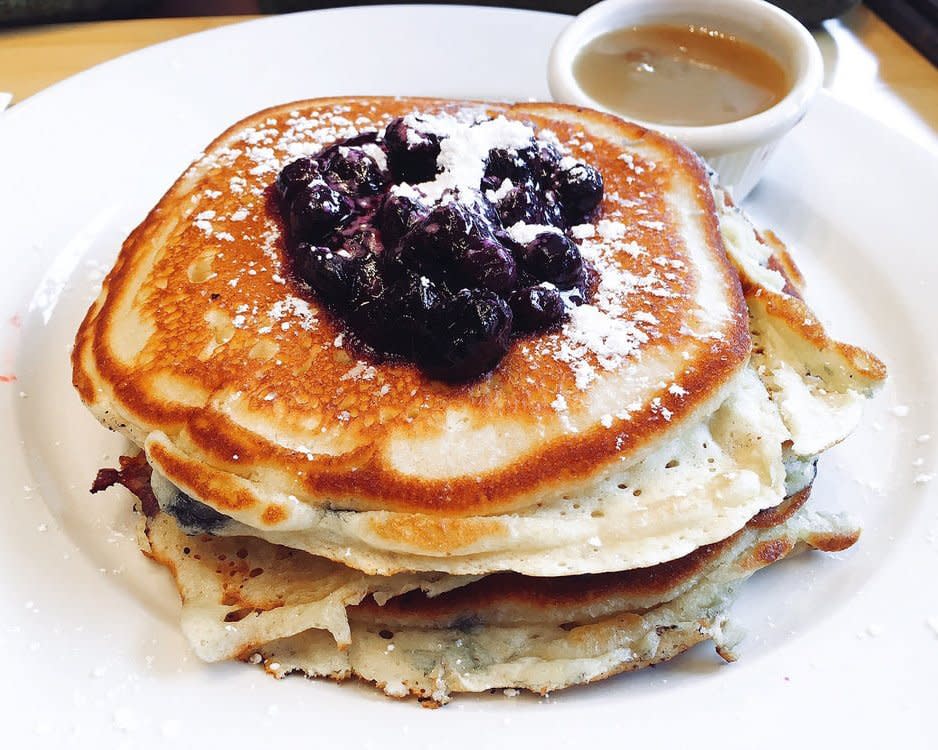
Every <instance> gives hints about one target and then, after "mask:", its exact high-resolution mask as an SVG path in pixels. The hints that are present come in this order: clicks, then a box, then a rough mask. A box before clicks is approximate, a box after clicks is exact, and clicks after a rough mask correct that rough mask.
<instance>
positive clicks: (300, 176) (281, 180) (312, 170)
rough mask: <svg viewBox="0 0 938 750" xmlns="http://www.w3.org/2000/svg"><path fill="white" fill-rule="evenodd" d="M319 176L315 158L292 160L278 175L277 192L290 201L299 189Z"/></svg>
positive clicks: (281, 197) (283, 198) (282, 198)
mask: <svg viewBox="0 0 938 750" xmlns="http://www.w3.org/2000/svg"><path fill="white" fill-rule="evenodd" d="M317 177H319V165H318V164H317V163H316V161H315V160H314V159H310V158H309V157H303V158H302V159H297V160H296V161H292V162H290V163H289V164H287V166H285V167H284V168H283V169H282V170H280V174H278V175H277V194H278V195H279V196H280V199H281V200H285V201H290V200H292V199H293V196H295V195H296V194H297V192H298V191H299V190H301V189H302V188H305V187H307V186H308V185H309V184H310V183H311V182H312V181H313V180H315V179H316V178H317Z"/></svg>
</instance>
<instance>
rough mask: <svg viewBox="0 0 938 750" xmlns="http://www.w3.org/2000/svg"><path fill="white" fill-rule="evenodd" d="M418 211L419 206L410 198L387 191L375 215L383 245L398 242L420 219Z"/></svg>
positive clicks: (387, 245)
mask: <svg viewBox="0 0 938 750" xmlns="http://www.w3.org/2000/svg"><path fill="white" fill-rule="evenodd" d="M420 211H421V209H420V206H418V205H417V203H416V202H415V201H413V200H411V199H410V198H407V197H405V196H403V195H394V194H392V193H388V194H387V195H386V196H385V198H384V200H383V201H382V203H381V207H380V208H379V209H378V214H377V216H376V217H375V219H376V223H377V225H378V228H379V229H380V230H381V241H382V242H383V243H384V245H385V246H386V247H390V246H391V245H394V244H396V243H398V242H399V241H400V239H401V237H403V236H404V235H405V234H406V233H407V232H408V231H409V230H410V228H411V227H412V226H413V225H414V224H415V223H416V222H417V220H418V219H420Z"/></svg>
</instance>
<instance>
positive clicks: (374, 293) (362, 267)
mask: <svg viewBox="0 0 938 750" xmlns="http://www.w3.org/2000/svg"><path fill="white" fill-rule="evenodd" d="M349 281H350V284H349V286H350V289H351V291H352V298H353V300H354V301H355V302H374V301H376V300H379V299H381V297H383V296H384V293H385V286H386V285H385V281H384V274H383V273H382V272H381V264H380V263H379V261H378V256H377V255H376V254H374V253H364V254H363V255H360V256H358V257H357V258H354V259H353V261H352V263H351V264H350V275H349Z"/></svg>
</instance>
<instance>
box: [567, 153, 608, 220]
mask: <svg viewBox="0 0 938 750" xmlns="http://www.w3.org/2000/svg"><path fill="white" fill-rule="evenodd" d="M556 184H557V192H558V194H559V196H560V202H561V203H562V204H563V213H564V220H565V221H566V222H567V224H568V225H570V226H573V225H574V224H582V223H583V222H585V221H587V220H588V219H589V218H590V216H591V215H592V214H593V212H594V211H595V210H596V208H597V207H598V206H599V204H600V202H601V201H602V199H603V178H602V175H601V174H599V172H598V171H596V170H595V169H593V167H591V166H589V165H588V164H582V163H577V164H574V165H573V166H572V167H570V168H569V169H564V170H559V171H558V172H557V175H556Z"/></svg>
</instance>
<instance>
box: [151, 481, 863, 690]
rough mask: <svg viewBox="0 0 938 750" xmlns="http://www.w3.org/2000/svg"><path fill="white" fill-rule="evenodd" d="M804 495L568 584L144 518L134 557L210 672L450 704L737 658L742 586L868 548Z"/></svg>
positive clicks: (563, 580) (574, 578)
mask: <svg viewBox="0 0 938 750" xmlns="http://www.w3.org/2000/svg"><path fill="white" fill-rule="evenodd" d="M809 491H810V488H806V489H805V490H803V491H802V492H800V493H798V494H797V495H795V496H793V497H791V498H789V500H788V501H787V502H786V503H785V504H784V505H783V506H779V508H777V509H772V510H771V511H763V512H762V513H760V514H759V515H758V516H756V517H755V518H753V519H752V520H751V521H750V522H749V524H747V526H746V527H745V528H743V529H742V530H741V531H739V532H738V533H736V534H734V535H733V536H732V537H730V538H728V539H726V540H723V541H721V542H718V543H716V544H711V545H707V546H705V547H701V548H699V549H697V550H696V551H694V552H693V553H691V554H689V555H687V556H685V557H683V558H680V559H678V560H674V561H671V562H669V563H664V564H661V565H656V566H653V567H650V568H642V569H637V570H632V571H624V572H620V573H607V574H597V575H581V576H570V577H560V578H534V577H528V576H522V575H518V574H511V573H505V574H496V575H490V576H487V577H484V578H473V577H469V576H449V575H443V574H427V573H423V574H399V575H396V576H389V577H381V576H369V575H366V574H364V573H361V572H359V571H356V570H353V569H351V568H347V567H345V566H343V565H340V564H337V563H334V562H331V561H328V560H325V559H323V558H319V557H315V556H313V555H309V554H307V553H305V552H302V551H299V550H295V549H290V548H286V547H281V546H278V545H274V544H271V543H269V542H266V541H263V540H261V539H257V538H255V537H216V536H211V535H208V534H202V535H198V536H188V535H186V534H185V533H184V532H183V531H182V530H181V529H180V528H179V526H178V524H177V522H176V520H175V519H174V518H173V517H172V516H170V515H169V514H167V513H165V512H159V513H157V514H156V515H154V516H151V517H144V516H141V518H142V519H143V520H142V522H141V535H140V541H141V547H142V549H143V551H144V552H145V553H146V554H147V555H149V556H150V557H152V558H153V559H154V560H156V561H157V562H159V563H161V564H163V565H165V566H166V567H167V568H169V570H170V571H171V572H172V574H173V576H174V578H175V581H176V584H177V587H178V588H179V591H180V594H181V597H182V600H183V610H182V625H183V630H184V632H185V634H186V636H187V637H188V639H189V641H190V643H191V644H192V646H193V648H194V650H195V651H196V653H197V654H198V655H199V656H200V657H201V658H203V659H205V660H207V661H217V660H221V659H226V658H240V659H242V660H244V661H249V662H252V663H258V664H260V663H263V665H264V667H265V669H266V670H267V671H268V672H269V673H271V674H273V675H275V676H277V677H282V676H283V675H285V674H287V673H290V672H301V673H304V674H306V675H308V676H311V677H320V676H322V677H331V678H333V679H336V680H344V679H349V678H352V677H360V678H362V679H364V680H366V681H369V682H372V683H374V684H375V685H377V686H378V687H379V688H381V689H382V690H384V692H385V693H387V694H388V695H391V696H396V697H405V696H408V695H413V696H416V697H418V698H419V699H420V700H421V702H422V703H423V704H424V705H434V706H435V705H442V704H444V703H446V702H448V700H449V699H450V695H451V694H452V693H458V692H482V691H486V690H490V689H493V688H506V689H507V688H522V689H527V690H531V691H534V692H536V693H547V692H549V691H553V690H558V689H561V688H565V687H570V686H573V685H578V684H583V683H588V682H593V681H596V680H600V679H603V678H605V677H608V676H610V675H613V674H617V673H619V672H624V671H629V670H633V669H639V668H642V667H645V666H649V665H651V664H655V663H658V662H661V661H665V660H667V659H670V658H672V657H674V656H676V655H677V654H679V653H681V652H683V651H685V650H687V649H688V648H690V647H691V646H693V645H695V644H696V643H699V642H701V641H704V640H713V642H714V643H715V645H716V648H717V651H718V652H719V653H720V654H721V655H722V656H723V657H724V658H726V659H727V660H732V659H733V658H734V657H733V654H732V648H733V645H734V641H735V639H734V638H733V637H732V636H731V635H730V634H729V632H728V630H727V629H726V623H727V613H728V608H729V605H730V603H731V602H732V600H733V598H734V596H735V594H736V592H737V589H738V587H739V585H740V584H741V583H742V581H744V580H745V579H747V578H748V577H749V576H750V575H752V574H753V573H754V572H755V571H756V570H759V569H760V568H763V567H765V566H767V565H770V564H772V563H774V562H776V561H778V560H780V559H782V558H783V557H785V556H787V555H788V554H790V553H792V552H794V551H796V550H799V549H802V548H815V549H820V550H824V551H839V550H842V549H845V548H847V547H849V546H850V545H851V544H853V543H854V542H855V541H856V539H857V538H858V537H859V532H858V530H857V529H856V528H855V527H854V526H853V525H852V524H850V523H849V522H848V521H846V520H845V519H844V518H842V517H840V516H833V515H827V514H822V513H817V512H814V511H811V510H808V509H805V508H803V507H801V506H802V505H803V503H804V501H805V500H806V498H807V495H808V493H809Z"/></svg>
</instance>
